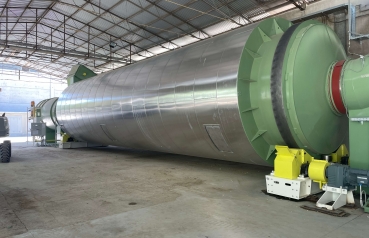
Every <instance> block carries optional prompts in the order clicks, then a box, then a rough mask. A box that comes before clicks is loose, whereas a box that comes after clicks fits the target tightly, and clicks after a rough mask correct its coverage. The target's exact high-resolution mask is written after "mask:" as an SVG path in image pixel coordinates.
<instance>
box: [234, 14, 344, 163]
mask: <svg viewBox="0 0 369 238" xmlns="http://www.w3.org/2000/svg"><path fill="white" fill-rule="evenodd" d="M344 59H346V54H345V50H344V48H343V46H342V44H341V42H340V40H339V38H338V37H337V35H336V34H335V33H334V32H333V30H332V29H330V28H329V27H328V26H327V25H325V24H322V23H320V22H318V21H314V20H309V21H306V22H303V23H301V24H298V25H292V24H291V23H290V22H289V21H287V20H284V19H279V18H274V19H273V18H271V19H267V20H264V21H262V22H261V23H259V25H258V26H257V27H256V28H255V29H254V30H253V32H252V33H251V34H250V37H249V39H248V40H247V42H246V44H245V47H244V50H243V53H242V56H241V59H240V66H239V71H238V81H237V90H238V105H239V112H240V116H241V120H242V124H243V128H244V130H245V133H246V135H247V137H248V139H249V141H250V143H251V144H252V146H253V148H254V149H255V151H256V152H257V153H258V154H259V156H261V157H262V158H263V159H265V160H266V161H268V162H269V163H270V164H272V163H273V161H274V158H275V153H274V151H275V149H274V148H275V145H287V146H289V147H291V148H301V149H305V150H306V151H307V152H308V153H309V154H311V155H313V156H314V157H318V156H319V155H321V154H330V153H332V152H334V151H336V150H337V148H338V147H339V146H340V145H341V144H342V143H343V140H344V138H345V136H346V135H347V131H348V126H347V125H348V123H347V117H346V116H344V115H341V114H339V113H337V112H335V111H334V110H332V106H331V102H330V100H329V97H328V96H327V94H328V88H327V85H328V83H329V79H330V72H331V71H330V70H331V66H332V64H334V63H335V62H337V61H339V60H344Z"/></svg>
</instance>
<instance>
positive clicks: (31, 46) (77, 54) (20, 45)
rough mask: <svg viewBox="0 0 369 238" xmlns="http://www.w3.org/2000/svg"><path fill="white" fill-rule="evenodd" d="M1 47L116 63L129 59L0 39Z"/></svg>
mask: <svg viewBox="0 0 369 238" xmlns="http://www.w3.org/2000/svg"><path fill="white" fill-rule="evenodd" d="M0 47H1V48H3V49H14V50H20V51H30V52H38V53H44V54H51V55H61V56H67V57H73V58H79V59H92V60H102V61H112V62H115V63H126V62H127V60H126V59H123V58H117V57H111V56H103V55H97V56H96V55H90V56H89V55H88V53H87V52H82V51H76V50H68V51H65V50H64V49H61V48H55V47H53V48H51V47H47V46H42V45H34V44H25V43H17V42H8V44H6V42H5V41H3V40H0Z"/></svg>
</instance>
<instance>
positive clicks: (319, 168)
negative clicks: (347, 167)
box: [308, 159, 329, 188]
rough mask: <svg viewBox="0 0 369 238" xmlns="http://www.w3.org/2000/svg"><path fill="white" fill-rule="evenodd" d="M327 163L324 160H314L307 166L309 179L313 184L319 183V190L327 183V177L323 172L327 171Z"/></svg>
mask: <svg viewBox="0 0 369 238" xmlns="http://www.w3.org/2000/svg"><path fill="white" fill-rule="evenodd" d="M328 165H329V163H328V162H327V161H325V160H315V159H313V160H312V161H311V163H310V165H309V171H308V174H309V177H310V179H311V180H313V181H314V182H317V183H319V186H320V188H322V186H323V184H326V183H327V177H326V176H325V170H326V169H327V167H328Z"/></svg>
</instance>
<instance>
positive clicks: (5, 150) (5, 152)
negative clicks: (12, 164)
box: [0, 143, 10, 163]
mask: <svg viewBox="0 0 369 238" xmlns="http://www.w3.org/2000/svg"><path fill="white" fill-rule="evenodd" d="M9 147H10V146H9V144H8V143H1V144H0V162H1V163H9V161H10V156H9Z"/></svg>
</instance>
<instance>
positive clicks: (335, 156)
mask: <svg viewBox="0 0 369 238" xmlns="http://www.w3.org/2000/svg"><path fill="white" fill-rule="evenodd" d="M348 155H349V153H348V150H347V147H346V146H345V145H344V144H343V145H341V146H340V147H339V148H338V150H337V151H336V152H335V153H332V162H333V163H341V158H342V157H344V156H348Z"/></svg>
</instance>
